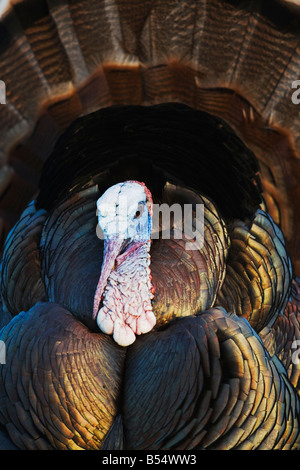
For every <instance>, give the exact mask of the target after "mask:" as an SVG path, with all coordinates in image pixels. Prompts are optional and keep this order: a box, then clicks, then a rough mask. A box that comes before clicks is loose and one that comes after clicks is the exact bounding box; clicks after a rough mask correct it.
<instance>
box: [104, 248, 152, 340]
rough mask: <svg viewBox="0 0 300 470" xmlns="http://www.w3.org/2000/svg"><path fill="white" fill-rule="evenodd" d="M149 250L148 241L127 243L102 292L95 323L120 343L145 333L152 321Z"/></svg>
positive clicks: (150, 326)
mask: <svg viewBox="0 0 300 470" xmlns="http://www.w3.org/2000/svg"><path fill="white" fill-rule="evenodd" d="M149 251H150V241H149V242H147V243H144V244H134V243H131V244H129V245H128V247H127V249H126V251H125V252H124V253H122V254H120V255H119V256H117V258H116V264H115V269H114V270H113V271H112V272H111V273H110V275H109V277H108V280H107V284H106V287H105V289H104V292H103V305H102V308H101V309H100V310H99V313H98V317H97V322H98V325H99V327H100V329H101V330H102V331H103V332H104V333H107V334H113V336H114V339H115V341H116V342H118V344H120V345H122V346H128V345H129V344H131V343H132V342H133V341H134V340H135V335H140V334H142V333H147V332H148V331H150V330H151V329H152V328H153V326H154V325H155V317H154V314H153V312H152V305H151V300H152V298H153V293H152V286H151V271H150V254H149Z"/></svg>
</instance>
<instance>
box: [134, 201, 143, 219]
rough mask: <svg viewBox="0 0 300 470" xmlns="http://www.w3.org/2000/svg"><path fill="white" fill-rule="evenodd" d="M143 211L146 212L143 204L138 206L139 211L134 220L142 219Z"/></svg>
mask: <svg viewBox="0 0 300 470" xmlns="http://www.w3.org/2000/svg"><path fill="white" fill-rule="evenodd" d="M143 210H144V206H143V204H139V205H138V208H137V211H136V213H135V215H134V218H135V219H138V218H139V217H141V215H142V213H143Z"/></svg>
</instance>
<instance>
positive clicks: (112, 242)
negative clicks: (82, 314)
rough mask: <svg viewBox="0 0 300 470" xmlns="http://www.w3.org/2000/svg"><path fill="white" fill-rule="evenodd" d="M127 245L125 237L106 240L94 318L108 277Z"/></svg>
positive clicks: (95, 297)
mask: <svg viewBox="0 0 300 470" xmlns="http://www.w3.org/2000/svg"><path fill="white" fill-rule="evenodd" d="M125 245H126V240H124V239H123V238H117V237H116V238H111V239H105V240H104V256H103V263H102V269H101V274H100V278H99V281H98V285H97V288H96V292H95V296H94V308H93V319H95V318H96V317H97V313H98V310H99V305H100V302H101V298H102V294H103V291H104V289H105V286H106V283H107V279H108V277H109V275H110V273H111V272H112V271H113V269H114V267H115V262H116V258H117V256H118V255H119V254H120V253H121V251H122V250H123V249H124V246H125Z"/></svg>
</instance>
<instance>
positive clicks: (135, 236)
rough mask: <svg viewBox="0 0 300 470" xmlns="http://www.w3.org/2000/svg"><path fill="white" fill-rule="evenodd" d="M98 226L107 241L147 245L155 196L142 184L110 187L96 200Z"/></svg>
mask: <svg viewBox="0 0 300 470" xmlns="http://www.w3.org/2000/svg"><path fill="white" fill-rule="evenodd" d="M97 209H98V224H99V226H100V228H101V229H102V231H103V235H104V239H112V238H121V239H123V240H130V241H136V242H141V243H145V242H147V241H148V240H149V239H150V236H151V230H152V217H151V216H152V197H151V193H150V191H149V190H148V189H147V188H146V186H145V185H144V184H143V183H139V182H136V181H125V182H124V183H118V184H115V185H114V186H111V187H110V188H109V189H107V191H106V192H105V193H104V194H103V195H102V196H101V197H100V198H99V199H98V201H97Z"/></svg>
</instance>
